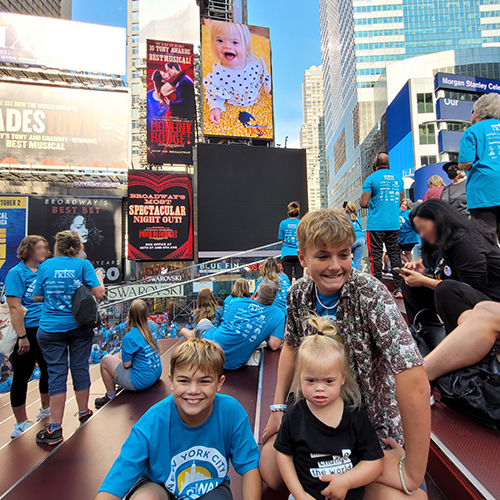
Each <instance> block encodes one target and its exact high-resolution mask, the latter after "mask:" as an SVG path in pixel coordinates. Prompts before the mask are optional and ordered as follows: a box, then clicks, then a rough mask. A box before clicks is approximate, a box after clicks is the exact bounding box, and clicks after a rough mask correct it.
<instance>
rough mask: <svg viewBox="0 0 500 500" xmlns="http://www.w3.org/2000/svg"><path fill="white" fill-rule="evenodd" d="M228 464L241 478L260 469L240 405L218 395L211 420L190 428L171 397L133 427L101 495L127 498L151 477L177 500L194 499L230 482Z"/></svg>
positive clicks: (227, 397)
mask: <svg viewBox="0 0 500 500" xmlns="http://www.w3.org/2000/svg"><path fill="white" fill-rule="evenodd" d="M229 460H231V462H232V464H233V467H234V469H235V470H236V472H237V473H238V474H240V475H244V474H246V473H247V472H248V471H250V470H252V469H256V468H257V467H258V466H259V450H258V448H257V444H256V443H255V439H254V437H253V435H252V431H251V429H250V422H249V421H248V417H247V415H246V412H245V410H244V409H243V407H242V406H241V405H240V403H238V401H236V399H234V398H232V397H231V396H225V395H222V394H216V395H215V401H214V406H213V409H212V413H211V414H210V416H209V417H208V418H207V420H206V421H205V422H204V423H203V424H201V425H200V426H197V427H190V426H188V425H186V424H185V423H184V422H183V421H182V420H181V418H180V417H179V414H178V412H177V407H176V405H175V402H174V399H173V397H172V396H169V397H168V398H166V399H164V400H163V401H160V402H159V403H158V404H156V405H154V406H153V407H152V408H151V409H149V410H148V411H147V412H146V413H145V414H144V415H143V416H142V417H141V418H140V420H139V421H138V422H137V423H136V424H135V425H134V427H132V430H131V432H130V435H129V437H128V438H127V440H126V441H125V443H124V444H123V446H122V449H121V452H120V455H119V456H118V458H117V459H116V461H115V463H114V464H113V466H112V467H111V470H110V471H109V473H108V475H107V476H106V478H105V480H104V482H103V484H102V486H101V488H100V490H99V491H104V492H107V493H111V494H112V495H116V496H117V497H119V498H123V497H124V496H125V495H126V493H127V492H128V491H129V489H130V488H131V487H132V486H133V484H134V483H135V482H136V481H137V480H138V479H139V478H140V477H141V476H147V477H148V478H149V479H150V480H151V481H153V482H155V483H158V484H163V485H165V487H166V488H167V490H168V491H169V492H170V493H172V494H173V496H174V497H175V498H176V499H177V500H195V499H198V498H200V497H202V496H203V495H205V494H206V493H208V492H210V491H212V490H214V489H215V488H217V487H218V486H220V485H221V484H222V482H223V481H225V480H227V481H229V480H230V479H229Z"/></svg>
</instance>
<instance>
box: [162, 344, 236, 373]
mask: <svg viewBox="0 0 500 500" xmlns="http://www.w3.org/2000/svg"><path fill="white" fill-rule="evenodd" d="M225 364H226V358H225V356H224V351H223V350H222V348H221V346H220V345H219V344H216V343H215V342H212V341H211V340H207V339H189V340H186V341H185V342H183V343H182V344H181V345H180V346H179V347H177V348H176V349H175V351H174V352H173V354H172V357H171V358H170V375H172V376H173V375H174V372H175V370H176V369H179V368H182V367H183V366H186V367H188V368H189V369H196V371H200V372H202V373H204V374H206V375H213V376H214V377H215V378H216V379H217V380H219V379H220V378H221V377H222V375H223V373H224V365H225Z"/></svg>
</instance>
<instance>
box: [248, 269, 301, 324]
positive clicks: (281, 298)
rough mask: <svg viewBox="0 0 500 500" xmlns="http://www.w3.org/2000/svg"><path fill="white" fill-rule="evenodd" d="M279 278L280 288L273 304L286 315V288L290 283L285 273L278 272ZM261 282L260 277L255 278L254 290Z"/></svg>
mask: <svg viewBox="0 0 500 500" xmlns="http://www.w3.org/2000/svg"><path fill="white" fill-rule="evenodd" d="M279 280H280V289H279V291H278V293H277V294H276V298H275V299H274V302H273V306H276V307H279V308H280V309H281V310H282V311H283V314H284V315H285V316H286V296H287V294H288V290H289V289H290V287H291V286H292V285H291V284H290V280H289V279H288V276H287V275H286V274H285V273H280V274H279ZM261 283H262V278H259V279H258V280H257V283H256V284H255V290H256V291H257V288H259V285H260V284H261Z"/></svg>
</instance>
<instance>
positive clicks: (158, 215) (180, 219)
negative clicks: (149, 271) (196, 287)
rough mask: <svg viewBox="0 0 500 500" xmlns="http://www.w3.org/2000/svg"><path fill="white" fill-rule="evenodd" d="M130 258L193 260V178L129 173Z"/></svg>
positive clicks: (182, 175)
mask: <svg viewBox="0 0 500 500" xmlns="http://www.w3.org/2000/svg"><path fill="white" fill-rule="evenodd" d="M128 258H129V260H153V261H161V260H193V258H194V248H193V185H192V178H191V176H190V175H187V174H165V173H163V172H154V171H129V174H128Z"/></svg>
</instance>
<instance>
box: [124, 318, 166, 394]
mask: <svg viewBox="0 0 500 500" xmlns="http://www.w3.org/2000/svg"><path fill="white" fill-rule="evenodd" d="M149 327H150V328H151V332H152V333H153V337H154V339H155V341H156V342H158V338H157V334H156V328H155V327H154V326H153V324H152V323H149ZM122 361H123V362H124V363H126V362H128V361H132V366H131V368H130V370H131V372H130V380H131V381H132V384H134V387H135V388H136V389H137V390H138V391H141V390H143V389H147V388H148V387H151V386H152V385H153V384H154V383H155V382H156V381H157V380H158V379H159V378H160V377H161V356H160V350H159V349H158V351H155V350H154V349H153V348H152V347H151V346H150V345H149V344H148V342H147V341H146V339H145V338H144V337H143V336H142V333H141V332H140V330H139V328H136V327H134V328H132V329H131V330H130V331H128V332H127V334H126V335H125V337H123V340H122Z"/></svg>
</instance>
